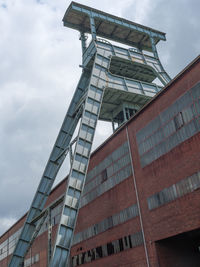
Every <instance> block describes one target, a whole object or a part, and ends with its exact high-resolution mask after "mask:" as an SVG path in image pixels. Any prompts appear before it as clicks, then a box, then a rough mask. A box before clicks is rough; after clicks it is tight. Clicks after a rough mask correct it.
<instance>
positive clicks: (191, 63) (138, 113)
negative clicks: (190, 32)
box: [91, 55, 200, 157]
mask: <svg viewBox="0 0 200 267" xmlns="http://www.w3.org/2000/svg"><path fill="white" fill-rule="evenodd" d="M198 61H200V55H198V56H197V57H196V58H195V59H194V60H192V62H190V63H189V64H188V65H187V66H186V67H185V68H184V69H183V70H182V71H181V72H179V73H178V74H177V75H176V76H175V77H174V78H173V79H172V80H171V81H170V82H169V83H168V84H167V85H166V86H165V87H163V88H162V89H161V90H160V92H158V93H157V94H156V95H155V96H154V97H153V98H152V99H151V100H150V101H149V102H148V103H146V104H145V105H144V106H143V107H142V108H141V109H140V110H139V111H138V112H137V113H136V114H135V115H134V116H132V117H131V118H130V119H129V120H128V121H126V122H125V123H124V124H122V125H121V126H120V127H119V128H118V129H117V130H116V131H115V132H114V133H113V134H112V135H110V136H109V137H108V138H107V139H106V140H105V141H104V142H103V143H102V144H101V145H99V146H98V147H97V148H96V149H95V150H94V151H93V152H92V153H91V157H92V156H93V155H94V154H95V153H96V152H97V151H98V150H99V149H101V148H102V147H103V146H104V145H106V143H107V142H108V141H110V139H112V138H113V137H114V136H115V135H116V134H118V133H119V132H120V131H121V130H122V129H123V128H124V127H126V126H127V125H128V124H129V123H130V122H131V121H132V120H134V119H135V118H136V117H138V116H139V115H140V114H141V113H142V112H144V110H145V109H146V108H147V107H148V106H149V105H151V104H152V103H153V102H154V101H155V100H156V99H157V98H158V97H160V96H161V95H162V94H163V93H165V92H166V90H168V89H169V87H171V85H172V84H174V83H175V82H177V80H179V79H180V78H181V77H182V75H183V74H184V73H185V72H187V71H188V70H190V69H191V67H193V66H194V65H195V64H197V63H198Z"/></svg>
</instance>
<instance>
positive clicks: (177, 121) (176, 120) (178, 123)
mask: <svg viewBox="0 0 200 267" xmlns="http://www.w3.org/2000/svg"><path fill="white" fill-rule="evenodd" d="M174 123H175V127H176V130H178V129H180V128H181V127H182V126H183V125H184V120H183V114H182V112H179V113H178V114H177V115H176V116H175V117H174Z"/></svg>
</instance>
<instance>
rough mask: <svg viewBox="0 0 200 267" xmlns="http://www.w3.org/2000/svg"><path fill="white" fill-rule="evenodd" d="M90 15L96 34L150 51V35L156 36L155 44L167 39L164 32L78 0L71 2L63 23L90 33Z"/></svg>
mask: <svg viewBox="0 0 200 267" xmlns="http://www.w3.org/2000/svg"><path fill="white" fill-rule="evenodd" d="M90 16H91V17H93V18H94V21H95V28H96V34H97V36H99V37H103V38H107V39H110V40H113V41H116V42H120V43H123V44H126V45H129V46H134V47H135V46H136V47H140V48H142V49H145V50H148V51H152V44H151V40H150V36H151V37H153V38H154V41H155V44H157V43H158V42H159V41H160V40H166V38H165V33H163V32H160V31H157V30H154V29H152V28H149V27H146V26H143V25H140V24H137V23H134V22H132V21H129V20H126V19H123V18H120V17H116V16H113V15H111V14H108V13H105V12H102V11H100V10H97V9H94V8H91V7H88V6H85V5H82V4H79V3H76V2H71V4H70V6H69V7H68V9H67V10H66V13H65V15H64V18H63V23H64V26H66V27H69V28H72V29H76V30H78V31H80V32H84V33H90V32H91V30H90Z"/></svg>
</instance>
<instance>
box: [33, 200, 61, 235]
mask: <svg viewBox="0 0 200 267" xmlns="http://www.w3.org/2000/svg"><path fill="white" fill-rule="evenodd" d="M62 207H63V203H60V204H58V205H57V206H56V207H55V208H53V209H52V210H51V226H54V225H56V224H58V223H59V221H60V216H61V211H62ZM40 220H41V219H40ZM48 220H49V218H48V216H47V218H46V219H45V221H44V223H43V224H42V227H41V229H40V232H39V235H41V234H42V233H44V232H45V231H47V229H48ZM39 222H40V221H38V222H37V223H38V224H39Z"/></svg>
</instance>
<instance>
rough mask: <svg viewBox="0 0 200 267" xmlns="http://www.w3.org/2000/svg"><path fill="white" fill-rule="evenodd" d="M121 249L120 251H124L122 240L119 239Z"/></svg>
mask: <svg viewBox="0 0 200 267" xmlns="http://www.w3.org/2000/svg"><path fill="white" fill-rule="evenodd" d="M119 249H120V251H123V250H124V245H123V241H122V238H120V239H119Z"/></svg>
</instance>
